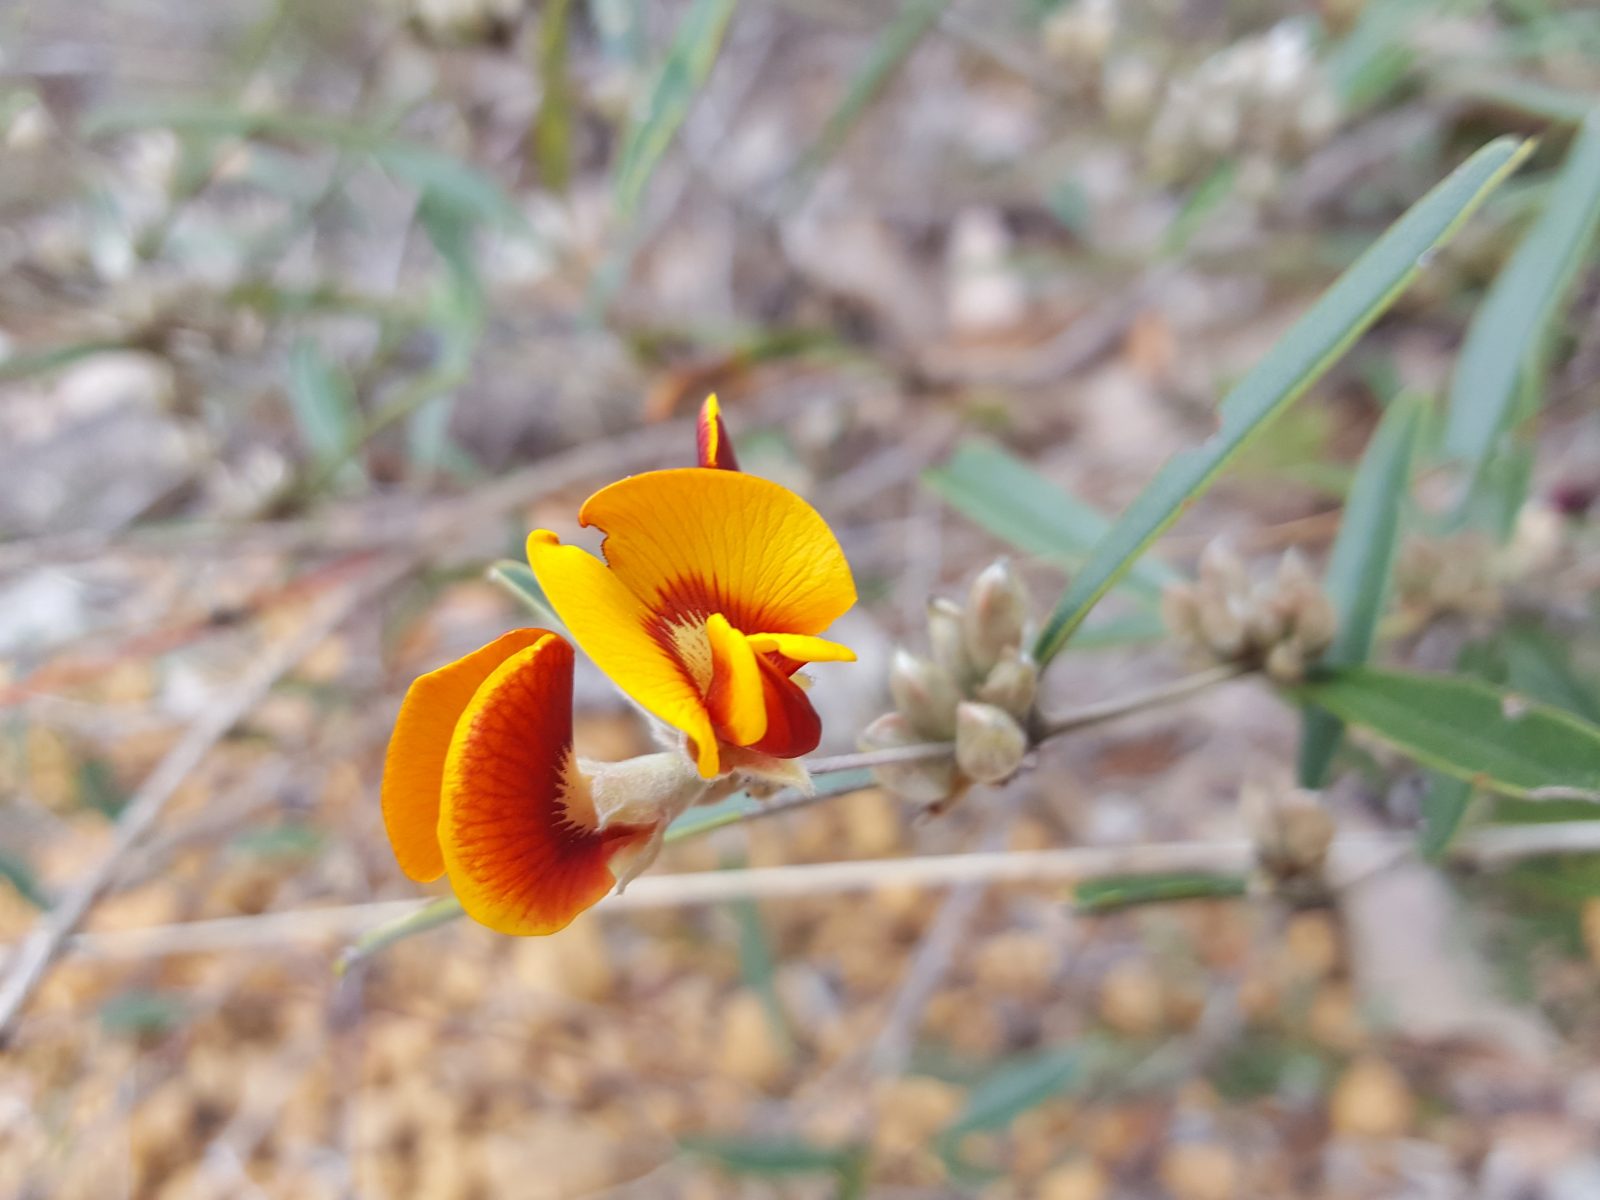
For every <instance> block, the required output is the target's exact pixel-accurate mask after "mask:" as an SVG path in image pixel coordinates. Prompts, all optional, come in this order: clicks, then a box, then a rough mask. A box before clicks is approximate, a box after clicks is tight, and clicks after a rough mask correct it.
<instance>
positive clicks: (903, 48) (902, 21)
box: [789, 0, 950, 204]
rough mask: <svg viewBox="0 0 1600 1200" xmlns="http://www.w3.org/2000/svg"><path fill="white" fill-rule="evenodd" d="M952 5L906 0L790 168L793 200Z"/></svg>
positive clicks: (945, 0) (943, 1)
mask: <svg viewBox="0 0 1600 1200" xmlns="http://www.w3.org/2000/svg"><path fill="white" fill-rule="evenodd" d="M949 6H950V0H905V3H904V4H902V5H901V6H900V11H899V12H898V13H896V14H895V15H894V19H893V20H891V21H889V23H888V24H886V25H885V26H884V27H883V32H882V33H880V34H879V35H878V39H877V41H876V42H874V43H873V46H872V50H871V52H870V53H869V54H868V55H867V61H866V62H865V63H864V64H862V67H861V70H859V71H858V72H856V75H855V78H853V79H852V80H851V81H850V86H849V88H848V89H846V91H845V94H844V99H842V100H841V101H840V102H839V106H838V107H837V108H835V109H834V110H833V112H832V113H830V114H829V115H828V119H827V121H825V122H824V123H823V126H822V132H820V133H819V134H818V135H817V140H816V141H815V142H813V143H812V144H811V145H810V146H809V147H807V148H806V150H805V153H803V154H802V155H801V156H800V158H799V160H798V161H797V162H796V163H795V166H794V169H793V171H791V173H790V178H791V181H792V185H791V188H790V194H789V203H791V204H793V203H795V202H796V201H797V200H798V199H799V198H800V197H802V196H803V195H804V193H805V188H806V186H807V185H808V184H809V182H810V181H811V179H813V178H814V177H815V175H816V173H817V171H818V170H819V169H820V168H821V167H822V166H824V165H825V164H826V163H827V161H828V160H829V159H830V158H832V157H833V155H834V154H835V153H836V152H837V151H838V149H839V147H840V146H841V145H843V144H844V141H845V139H846V138H848V137H849V136H850V132H851V130H853V129H854V128H855V127H856V123H857V122H859V121H860V120H861V118H862V116H863V114H865V113H866V111H867V109H868V108H869V107H871V105H872V102H873V101H874V100H876V99H877V98H878V96H879V95H881V94H882V92H883V89H884V88H885V87H887V86H888V84H889V80H890V79H892V78H893V77H894V73H895V72H896V71H897V70H899V68H900V65H901V64H902V63H904V62H905V60H906V59H907V58H908V57H909V56H910V54H911V52H912V51H913V50H915V49H916V48H917V43H918V42H920V41H921V40H922V38H923V36H924V35H925V34H926V33H927V32H928V31H929V30H930V29H932V28H933V26H934V24H935V23H936V22H937V21H938V20H939V18H940V17H941V16H943V15H944V10H945V9H946V8H948V7H949Z"/></svg>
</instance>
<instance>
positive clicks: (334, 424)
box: [289, 337, 361, 467]
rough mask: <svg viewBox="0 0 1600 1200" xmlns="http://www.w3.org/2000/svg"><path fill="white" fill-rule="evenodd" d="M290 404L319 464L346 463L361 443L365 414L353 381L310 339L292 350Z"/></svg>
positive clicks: (290, 355)
mask: <svg viewBox="0 0 1600 1200" xmlns="http://www.w3.org/2000/svg"><path fill="white" fill-rule="evenodd" d="M289 403H290V406H291V407H292V408H293V410H294V419H295V423H296V424H297V425H298V426H299V427H300V436H301V437H302V438H304V439H305V443H306V448H307V449H309V450H310V451H311V455H312V458H313V459H315V460H316V462H317V463H318V464H319V465H321V466H324V467H326V466H328V465H331V464H333V463H339V462H343V461H344V460H345V459H346V458H347V457H348V456H349V454H350V450H351V448H352V447H353V446H356V445H357V444H359V442H360V440H361V413H360V410H359V409H357V407H356V397H355V391H354V389H353V388H352V387H351V386H350V378H349V376H347V375H346V374H345V373H344V372H343V371H341V370H339V369H338V368H337V367H335V366H334V365H333V363H331V362H329V361H328V358H327V356H326V355H324V354H323V353H322V349H321V348H320V347H319V346H318V345H317V344H316V342H314V341H312V340H311V339H310V338H304V337H303V338H300V339H299V340H298V341H296V342H295V344H294V347H293V349H291V350H290V351H289Z"/></svg>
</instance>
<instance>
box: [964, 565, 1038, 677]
mask: <svg viewBox="0 0 1600 1200" xmlns="http://www.w3.org/2000/svg"><path fill="white" fill-rule="evenodd" d="M963 616H964V618H965V621H966V626H965V628H966V642H967V657H968V658H970V659H971V660H972V665H973V667H974V668H975V669H976V670H977V671H978V672H979V673H980V674H984V673H987V672H988V671H989V669H990V668H991V667H993V666H994V664H995V663H996V662H998V661H999V660H1000V659H1001V658H1002V657H1003V656H1004V655H1006V654H1008V653H1013V652H1015V651H1017V650H1018V649H1020V648H1021V646H1022V630H1023V626H1024V625H1026V624H1027V621H1028V592H1027V589H1026V588H1025V587H1023V584H1022V580H1021V579H1019V578H1018V577H1017V574H1016V572H1015V571H1013V570H1012V569H1011V564H1010V563H1008V562H1006V561H1005V560H1004V559H1001V560H1000V561H998V562H994V563H990V564H989V565H988V566H987V567H985V568H984V569H983V570H982V571H980V572H978V577H977V578H976V579H974V580H973V581H972V590H971V591H970V592H969V593H968V594H967V608H966V612H965V613H964V614H963Z"/></svg>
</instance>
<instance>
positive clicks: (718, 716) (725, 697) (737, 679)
mask: <svg viewBox="0 0 1600 1200" xmlns="http://www.w3.org/2000/svg"><path fill="white" fill-rule="evenodd" d="M706 636H707V638H708V639H709V640H710V642H711V662H712V667H713V671H712V678H711V687H710V689H709V690H708V692H707V694H706V706H707V707H708V708H709V709H710V710H711V720H712V722H713V723H714V724H715V725H716V728H717V734H718V736H720V737H721V738H722V739H723V740H725V741H729V742H732V743H733V744H734V745H735V746H748V745H751V744H752V743H754V742H759V741H760V740H761V738H762V736H763V735H764V734H765V733H766V732H767V701H766V690H765V689H764V688H763V687H762V684H761V668H760V667H759V666H757V665H756V652H755V650H754V649H752V648H751V645H750V642H749V641H748V640H746V638H745V636H744V634H742V633H740V632H739V631H738V630H737V629H735V628H734V627H733V626H732V625H730V624H728V618H727V617H725V616H723V615H722V614H721V613H712V614H711V616H710V617H709V618H707V620H706Z"/></svg>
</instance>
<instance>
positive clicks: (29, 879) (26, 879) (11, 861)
mask: <svg viewBox="0 0 1600 1200" xmlns="http://www.w3.org/2000/svg"><path fill="white" fill-rule="evenodd" d="M0 879H4V880H5V881H6V882H7V883H9V884H10V885H11V886H12V887H13V888H14V889H15V890H16V893H17V895H19V896H21V897H22V898H23V899H24V900H26V901H27V902H28V903H29V904H31V905H33V906H34V907H35V908H37V909H39V910H41V911H43V910H45V909H48V908H49V907H50V896H49V894H48V893H46V892H45V890H44V888H43V887H41V886H40V885H39V877H38V876H37V875H35V874H34V873H33V868H32V867H31V866H29V865H28V862H27V860H26V859H24V858H23V857H22V856H21V855H18V854H14V853H12V852H11V851H9V850H6V849H4V848H0Z"/></svg>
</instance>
